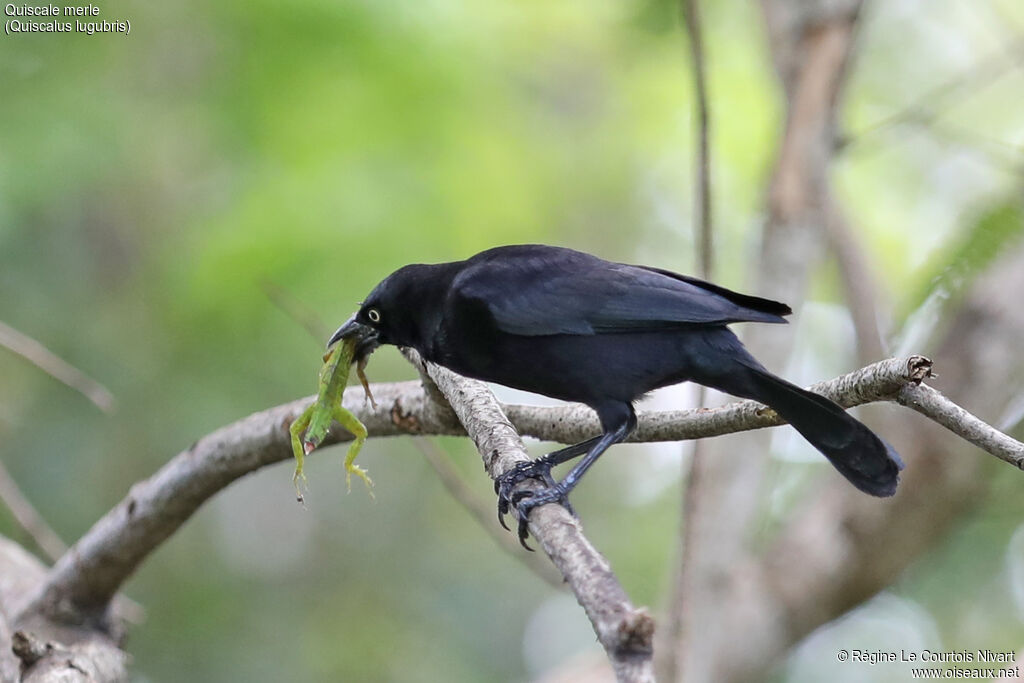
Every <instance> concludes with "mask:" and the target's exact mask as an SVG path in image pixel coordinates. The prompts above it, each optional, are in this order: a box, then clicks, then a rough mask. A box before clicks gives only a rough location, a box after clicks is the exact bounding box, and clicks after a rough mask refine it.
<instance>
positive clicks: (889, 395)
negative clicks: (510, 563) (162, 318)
mask: <svg viewBox="0 0 1024 683" xmlns="http://www.w3.org/2000/svg"><path fill="white" fill-rule="evenodd" d="M927 367H928V363H927V362H926V360H925V359H922V358H921V357H910V358H903V359H891V360H888V361H883V362H881V363H876V364H875V365H872V366H869V367H868V368H864V369H862V370H858V371H857V372H854V373H850V374H849V375H844V376H843V377H840V378H837V379H835V380H831V381H829V382H824V383H822V384H820V385H815V387H813V388H815V389H816V390H819V391H821V393H823V394H825V395H827V396H830V397H832V398H833V399H835V400H837V401H839V402H840V403H842V404H843V405H847V406H849V405H856V404H858V403H861V402H867V401H885V400H890V401H891V400H895V398H896V397H897V396H898V395H900V391H901V389H902V388H903V387H905V386H906V385H908V384H915V383H916V382H919V381H920V379H921V378H922V377H923V375H924V372H925V370H926V369H927ZM429 376H430V378H431V379H432V381H431V382H429V383H426V384H423V383H421V382H397V383H392V384H378V385H374V395H375V396H376V397H377V400H378V407H377V408H373V407H371V406H370V405H369V404H367V403H366V402H365V401H364V399H363V395H362V391H361V390H359V389H358V388H353V390H351V391H348V392H346V394H345V399H344V401H345V405H346V407H348V408H349V409H350V410H352V411H353V412H355V413H356V414H357V415H358V416H359V417H360V419H361V420H362V421H363V422H364V423H365V424H366V425H367V427H368V429H369V431H370V434H371V435H372V436H389V435H397V434H465V433H466V430H465V429H463V428H462V426H461V425H460V424H459V420H460V419H464V420H466V421H467V422H468V424H467V426H470V425H472V426H471V427H470V434H471V435H472V436H473V438H474V441H475V442H476V443H477V446H478V448H480V450H481V454H482V456H483V457H484V460H485V465H486V466H487V467H488V471H489V472H490V473H491V474H492V476H496V475H498V474H500V473H501V472H504V471H505V470H506V469H507V468H508V467H510V466H512V465H513V464H514V463H515V462H516V461H518V460H520V459H524V458H526V457H527V456H526V454H525V452H524V451H523V450H522V446H521V443H520V442H519V437H518V435H517V434H516V431H517V430H516V428H518V430H519V431H521V432H522V433H526V434H531V435H534V436H537V437H539V438H543V439H547V440H553V441H560V442H563V443H571V442H575V441H578V440H582V439H584V438H587V437H588V436H590V435H592V434H593V433H596V431H597V422H596V419H595V418H594V417H593V415H592V413H591V411H589V409H586V408H584V407H582V406H565V407H553V408H551V407H549V408H538V407H532V406H501V405H500V404H498V403H497V402H496V401H495V399H494V397H493V395H492V394H491V393H490V392H489V391H487V390H486V388H485V387H483V385H481V384H480V383H478V382H472V381H470V380H466V379H464V378H460V377H458V376H456V375H454V374H453V373H450V372H448V371H446V370H444V369H442V368H437V367H435V366H430V370H429ZM435 382H437V383H438V385H440V387H441V388H440V389H439V388H438V385H435ZM445 396H452V397H453V405H455V406H456V407H457V409H458V411H459V412H458V415H457V414H456V413H455V412H453V411H452V409H451V407H450V406H449V405H448V403H447V402H446V399H445V398H444V397H445ZM431 397H436V398H431ZM311 400H312V399H311V398H305V399H302V400H299V401H293V402H291V403H288V404H285V405H282V406H277V407H275V408H271V409H269V410H266V411H262V412H260V413H255V414H253V415H250V416H249V417H247V418H244V419H243V420H240V421H238V422H236V423H234V424H231V425H228V426H226V427H223V428H221V429H219V430H217V431H216V432H213V433H212V434H210V435H208V436H206V437H203V438H202V439H200V440H199V441H197V442H196V443H195V444H193V445H192V446H191V447H190V448H189V449H187V450H186V451H184V452H182V453H180V454H178V455H177V456H176V457H175V458H173V459H172V460H171V461H170V462H168V463H167V465H165V466H164V467H163V468H161V469H160V470H159V471H158V472H157V473H156V474H154V475H153V476H152V477H151V478H149V479H148V480H146V481H143V482H140V483H138V484H136V485H135V486H133V487H132V489H131V490H130V492H129V493H128V496H127V497H126V498H125V500H124V501H122V502H121V503H120V504H118V506H116V507H115V508H114V509H113V510H111V511H110V512H109V513H108V514H107V515H106V516H104V517H103V518H101V519H100V520H99V521H98V522H97V523H96V524H95V525H94V526H93V528H92V529H90V530H89V531H88V532H87V533H86V534H85V535H84V536H83V537H82V538H81V539H79V541H78V542H77V543H76V544H75V545H74V546H73V547H72V548H71V549H70V550H69V551H68V552H67V553H65V555H64V556H63V557H62V558H61V559H60V560H59V561H58V562H57V563H56V565H55V566H54V568H53V569H52V570H50V571H49V572H46V573H45V574H42V573H40V574H39V576H38V578H37V580H34V581H31V582H27V583H26V582H22V583H19V584H18V586H17V587H16V589H11V590H8V591H6V592H5V593H4V596H3V597H4V600H3V605H4V608H5V616H7V617H8V619H7V620H6V623H7V624H15V625H16V627H19V628H21V627H31V628H37V629H39V630H40V632H41V633H42V632H43V631H45V632H46V633H51V632H53V629H56V628H58V625H60V626H62V627H67V628H69V629H70V631H69V633H71V634H72V635H73V636H74V637H72V638H70V639H63V638H56V637H52V636H50V635H42V636H40V638H41V639H43V640H53V641H54V642H56V643H63V644H64V645H65V646H67V645H68V644H69V643H75V642H78V640H79V638H78V636H77V635H75V634H76V633H77V629H79V628H82V629H85V632H86V633H89V632H90V629H94V630H95V632H96V633H98V634H100V635H102V634H103V633H106V632H108V631H110V630H111V629H112V628H113V627H114V626H116V625H115V624H112V623H111V621H110V620H109V619H108V616H107V615H108V607H107V606H108V604H109V601H110V599H111V597H112V596H113V595H114V594H115V593H116V591H117V590H118V588H119V587H120V585H121V584H122V583H123V582H124V581H125V580H126V579H127V578H128V577H129V576H130V575H131V574H132V573H133V572H134V571H135V570H136V569H137V568H138V566H139V564H140V563H141V562H142V561H143V560H144V559H145V558H146V557H147V556H148V555H149V553H151V552H152V551H153V550H154V549H156V548H157V547H158V546H159V545H160V543H162V542H163V541H164V540H165V539H166V538H167V537H168V536H170V535H171V534H172V533H174V531H175V530H176V529H177V528H178V527H179V526H180V525H181V524H182V523H183V522H184V521H185V520H186V519H187V518H188V517H189V516H190V515H191V514H193V513H194V512H195V511H196V510H197V509H198V508H199V507H200V506H201V505H202V503H203V502H205V501H206V499H207V498H209V497H210V496H212V495H213V494H214V493H216V492H217V491H219V490H220V489H221V488H223V487H224V486H226V485H227V484H229V483H230V482H232V481H234V480H235V479H237V478H239V477H241V476H244V475H245V474H248V473H249V472H252V471H254V470H256V469H259V468H260V467H263V466H265V465H269V464H272V463H276V462H280V461H282V460H290V459H291V457H292V455H291V445H290V442H289V439H288V433H287V428H288V425H289V424H290V423H291V420H293V419H294V418H295V417H296V416H297V415H298V414H299V413H300V412H301V411H302V410H303V409H304V408H305V406H306V405H308V403H309V402H310V401H311ZM439 401H444V402H439ZM505 414H507V415H508V416H509V418H510V419H506V417H505ZM779 423H780V422H779V419H778V416H777V415H775V414H774V413H773V412H772V411H770V410H767V409H765V408H764V407H763V406H760V405H759V404H756V403H754V402H751V401H743V402H740V403H736V404H733V405H730V406H726V407H723V408H720V409H716V410H707V411H664V412H654V413H644V414H641V415H640V426H639V428H638V430H637V433H636V434H635V435H634V437H633V439H634V440H642V441H654V440H680V439H690V438H701V437H705V436H713V435H716V434H723V433H728V432H731V431H737V430H742V429H756V428H759V427H765V426H770V425H773V424H779ZM513 425H515V427H513ZM350 438H351V436H350V435H349V434H347V433H345V432H344V431H341V430H339V431H336V432H332V434H331V435H330V436H329V437H328V440H327V442H326V443H337V442H339V441H346V440H349V439H350ZM524 485H530V482H524ZM531 521H532V523H531V530H532V531H533V532H534V534H535V536H536V537H537V538H539V539H541V544H542V546H543V548H544V550H545V551H546V552H547V553H548V555H550V556H551V557H552V560H553V561H554V563H555V565H556V566H557V567H558V568H559V569H560V570H561V571H562V573H563V575H564V576H566V577H567V579H568V581H569V584H570V587H571V588H572V589H573V590H574V591H575V592H576V594H577V596H578V597H579V598H580V602H581V604H583V605H584V607H585V608H586V609H587V611H588V615H590V617H591V619H592V621H594V623H595V630H596V632H597V633H598V636H599V639H600V640H601V642H602V643H603V644H605V645H606V646H607V647H609V648H610V651H614V652H617V653H619V655H621V654H622V652H629V653H634V654H635V653H636V652H643V651H644V650H645V649H649V645H650V641H649V637H650V629H651V628H652V626H651V621H650V618H649V617H648V616H647V615H646V613H645V612H643V611H642V610H637V609H635V608H633V607H632V606H631V605H630V604H629V602H628V599H627V598H626V596H625V594H624V593H622V592H621V587H618V584H617V583H616V582H615V580H614V576H613V575H612V574H611V571H610V569H609V568H608V566H607V563H606V562H605V560H604V559H603V558H602V557H601V556H600V555H599V554H598V553H597V552H596V551H595V550H594V549H593V548H592V547H591V546H590V544H589V543H588V542H587V541H586V539H585V538H583V536H582V534H581V532H580V528H579V523H578V521H576V520H574V519H573V518H572V517H571V516H569V515H568V514H567V513H565V511H564V510H562V509H561V508H560V507H558V506H555V505H548V506H544V507H542V508H538V510H537V511H536V513H535V514H534V515H533V516H531ZM37 564H38V563H37ZM42 571H43V570H42V569H40V570H39V572H42ZM22 573H24V572H22ZM0 575H3V576H6V575H7V573H6V572H0ZM26 575H27V574H26ZM115 630H116V629H115ZM0 635H2V633H0ZM55 651H56V650H55ZM617 656H618V655H617ZM643 660H644V658H643V657H637V658H632V656H630V657H626V658H624V659H623V667H624V671H626V672H627V673H628V671H634V672H639V673H630V674H628V676H632V677H628V676H626V674H625V673H624V676H626V678H625V680H645V678H644V676H647V675H648V672H649V669H648V668H647V667H649V658H648V659H647V660H646V663H644V661H643ZM0 664H2V660H0ZM100 680H108V679H100Z"/></svg>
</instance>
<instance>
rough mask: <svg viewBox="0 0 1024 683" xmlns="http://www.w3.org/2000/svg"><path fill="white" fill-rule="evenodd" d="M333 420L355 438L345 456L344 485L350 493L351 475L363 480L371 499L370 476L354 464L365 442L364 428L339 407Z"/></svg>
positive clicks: (344, 409) (351, 415) (350, 414)
mask: <svg viewBox="0 0 1024 683" xmlns="http://www.w3.org/2000/svg"><path fill="white" fill-rule="evenodd" d="M334 419H335V420H337V421H338V422H339V423H340V424H341V426H342V427H344V428H345V429H347V430H348V431H349V432H351V433H352V436H354V437H355V440H354V441H353V442H352V445H351V446H349V447H348V454H347V455H346V456H345V484H346V485H347V486H348V490H349V491H351V490H352V475H353V474H355V475H356V476H357V477H359V478H360V479H362V480H363V483H364V484H366V488H367V490H368V491H369V492H370V496H371V497H373V490H372V489H373V480H372V479H370V475H368V474H367V473H366V470H364V469H363V468H362V467H360V466H359V465H356V464H355V459H356V456H357V455H359V449H361V448H362V447H363V443H364V442H365V441H366V436H367V432H366V427H364V426H363V423H362V422H360V421H359V419H358V418H356V416H355V415H353V414H352V413H351V412H349V411H348V410H347V409H346V408H343V407H341V406H338V407H337V408H335V410H334Z"/></svg>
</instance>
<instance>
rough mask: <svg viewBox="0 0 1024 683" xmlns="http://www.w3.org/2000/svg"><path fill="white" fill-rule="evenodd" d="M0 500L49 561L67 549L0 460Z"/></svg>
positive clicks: (55, 559) (55, 558) (52, 560)
mask: <svg viewBox="0 0 1024 683" xmlns="http://www.w3.org/2000/svg"><path fill="white" fill-rule="evenodd" d="M0 500H3V502H4V505H6V506H7V509H8V510H10V511H11V514H12V515H14V519H15V521H17V522H18V524H19V525H20V526H21V528H22V529H24V530H25V533H27V534H28V535H29V537H30V538H31V539H32V541H33V542H34V543H35V544H36V546H37V547H38V548H39V549H40V550H41V551H43V555H44V556H45V557H46V558H47V559H49V560H50V562H56V561H57V558H59V557H60V556H61V555H63V554H64V552H65V551H66V550H67V549H68V546H67V545H66V544H65V543H64V541H62V540H60V536H58V535H57V532H56V531H54V530H53V529H52V528H50V525H49V524H47V523H46V520H45V519H43V517H42V515H40V514H39V512H38V511H37V510H36V509H35V507H33V506H32V503H31V502H29V500H28V498H26V497H25V494H23V493H22V492H21V489H20V488H19V487H18V483H17V482H16V481H14V478H13V477H11V473H10V472H8V471H7V467H5V466H4V463H3V461H0Z"/></svg>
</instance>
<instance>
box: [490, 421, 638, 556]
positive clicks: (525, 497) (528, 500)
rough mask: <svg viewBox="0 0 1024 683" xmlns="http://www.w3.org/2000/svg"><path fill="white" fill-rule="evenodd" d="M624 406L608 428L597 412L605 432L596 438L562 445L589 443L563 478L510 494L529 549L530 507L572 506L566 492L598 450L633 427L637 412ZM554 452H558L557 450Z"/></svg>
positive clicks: (577, 481)
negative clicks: (624, 411)
mask: <svg viewBox="0 0 1024 683" xmlns="http://www.w3.org/2000/svg"><path fill="white" fill-rule="evenodd" d="M626 408H627V409H628V413H627V415H626V419H625V420H623V421H622V422H621V423H620V424H618V426H616V427H614V428H613V429H611V430H610V431H608V430H607V428H608V425H607V422H608V421H610V420H606V419H605V418H606V416H605V415H601V413H600V412H599V413H598V414H599V415H600V416H601V418H602V420H601V422H602V424H603V425H604V426H605V429H606V431H605V433H604V434H602V435H601V436H599V437H597V438H596V439H590V440H589V441H584V442H583V443H581V444H577V445H576V446H570V448H567V449H564V450H566V451H568V450H570V449H573V448H577V447H580V448H582V447H583V446H585V445H589V446H590V448H589V450H588V451H587V454H586V455H585V456H584V457H583V459H582V460H580V461H579V462H578V463H576V465H575V467H573V468H572V469H571V470H569V473H568V474H567V475H565V478H564V479H562V481H560V482H558V483H555V484H553V485H552V484H548V488H546V489H543V490H540V491H536V492H534V491H519V492H517V493H515V494H514V495H513V496H512V498H511V500H510V501H509V502H510V503H511V505H513V506H515V508H516V514H517V516H518V517H519V543H520V544H522V546H523V547H524V548H526V549H527V550H532V548H530V546H528V545H526V537H527V536H528V535H529V526H528V519H529V515H530V511H531V510H533V508H535V507H538V506H540V505H544V504H546V503H560V504H562V505H564V506H565V507H566V508H568V509H570V510H571V507H570V506H569V492H570V491H572V490H573V488H575V487H576V484H578V483H579V481H580V479H581V478H582V477H583V475H584V473H586V471H587V470H588V469H590V466H591V465H593V464H594V463H595V462H597V459H598V458H599V457H601V454H602V453H604V452H605V451H606V450H608V448H609V447H610V446H612V445H613V444H616V443H618V442H620V441H622V440H623V439H625V438H626V437H627V436H629V434H630V432H632V431H633V430H634V429H636V414H635V413H634V412H633V407H632V406H631V405H629V404H626ZM555 453H558V451H556V452H555ZM555 453H552V454H551V455H555ZM545 457H547V456H545ZM570 457H573V456H566V457H564V458H563V459H562V462H564V461H565V460H568V459H569V458H570ZM548 477H549V478H550V468H549V471H548Z"/></svg>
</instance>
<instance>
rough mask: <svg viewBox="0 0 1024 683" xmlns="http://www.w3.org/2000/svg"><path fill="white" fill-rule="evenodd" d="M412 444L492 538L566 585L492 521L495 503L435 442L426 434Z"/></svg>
mask: <svg viewBox="0 0 1024 683" xmlns="http://www.w3.org/2000/svg"><path fill="white" fill-rule="evenodd" d="M412 443H413V445H414V446H416V448H418V449H419V451H420V453H422V454H423V458H424V459H425V460H426V461H427V464H429V465H430V466H431V467H433V468H434V472H436V473H437V477H438V479H440V480H441V484H443V485H444V487H445V489H446V490H447V491H448V493H449V494H450V495H451V497H452V498H454V499H455V501H456V502H457V503H458V504H459V505H461V506H462V507H463V508H465V510H466V512H468V513H469V516H470V517H472V518H473V519H474V520H476V523H477V524H479V525H480V527H481V528H482V529H483V530H484V531H485V532H487V535H488V536H490V537H491V538H492V539H494V542H495V543H497V544H498V546H499V547H500V548H501V549H502V550H504V551H505V552H506V553H508V554H509V555H511V556H512V557H513V558H515V559H516V560H517V561H519V562H521V563H522V564H523V566H525V567H526V568H527V569H529V570H530V571H532V572H533V573H534V574H536V575H537V576H538V577H539V578H540V579H542V580H543V581H545V582H546V583H547V584H548V585H550V586H551V587H552V588H556V589H558V590H562V589H563V588H565V583H564V582H563V581H562V577H561V576H560V575H559V574H558V573H557V572H555V571H554V569H553V568H552V566H551V565H550V564H549V563H548V562H547V561H546V560H544V558H542V557H540V556H539V555H537V554H536V553H524V552H523V549H522V547H521V546H520V545H519V541H517V540H516V538H515V536H513V535H512V534H509V533H507V532H506V531H505V530H504V529H502V528H501V527H499V526H497V525H496V524H495V523H494V517H495V515H494V503H492V502H489V501H487V500H484V499H483V498H482V497H481V496H479V495H478V494H477V492H476V491H474V490H473V489H471V488H470V487H469V486H468V485H467V484H466V482H465V481H464V480H463V479H462V476H460V475H459V472H458V471H457V470H456V469H455V467H453V466H452V464H451V463H450V462H449V461H448V457H447V456H446V455H445V454H444V453H442V452H441V449H440V448H438V447H437V444H435V443H434V442H433V441H431V440H430V439H428V438H426V437H424V438H420V439H413V441H412Z"/></svg>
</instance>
